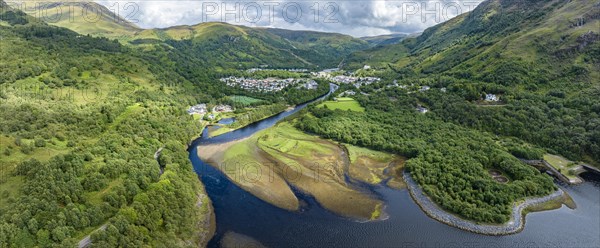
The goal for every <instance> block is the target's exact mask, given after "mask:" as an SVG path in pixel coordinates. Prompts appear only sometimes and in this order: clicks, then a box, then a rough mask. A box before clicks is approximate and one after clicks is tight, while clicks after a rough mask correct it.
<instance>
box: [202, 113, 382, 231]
mask: <svg viewBox="0 0 600 248" xmlns="http://www.w3.org/2000/svg"><path fill="white" fill-rule="evenodd" d="M201 150H202V153H201V154H199V155H200V157H201V158H202V159H204V160H206V161H210V163H211V164H213V165H220V169H221V170H222V171H224V173H226V174H227V175H228V176H229V177H230V178H231V179H232V180H233V181H234V182H236V183H237V184H238V185H240V186H241V187H242V188H244V189H245V190H247V191H249V192H251V193H252V194H254V195H256V196H257V197H259V198H261V199H263V200H265V201H267V202H269V203H271V204H274V205H276V206H278V207H281V208H285V209H290V210H294V209H297V207H298V199H297V198H296V197H295V195H294V194H293V193H292V191H291V188H290V187H289V186H288V185H287V184H292V185H293V186H295V187H296V188H298V189H300V190H301V191H303V192H305V193H307V194H310V195H312V196H314V197H315V198H316V200H317V201H318V202H319V203H320V204H321V205H322V206H323V207H325V208H327V209H329V210H331V211H332V212H334V213H337V214H339V215H342V216H347V217H352V218H358V219H363V220H369V219H377V218H379V217H380V215H381V214H382V207H383V204H382V202H381V201H379V200H377V199H373V198H372V197H371V196H370V195H368V194H365V193H363V192H361V191H359V190H357V189H354V188H353V187H351V186H349V185H347V183H346V182H345V177H344V175H345V173H346V172H347V169H348V165H349V158H348V157H347V155H346V154H345V152H344V149H342V147H340V146H339V145H338V144H336V143H334V142H331V141H328V140H324V139H321V138H319V137H317V136H313V135H308V134H305V133H303V132H301V131H299V130H297V129H296V128H294V127H293V126H292V124H290V123H287V122H286V123H280V124H278V125H276V126H275V127H272V128H269V129H266V130H263V131H261V132H258V133H256V134H255V135H254V136H252V137H250V138H247V139H244V140H242V141H237V142H231V143H229V144H218V145H212V146H205V147H202V149H201ZM222 151H225V152H222ZM267 172H268V173H267Z"/></svg>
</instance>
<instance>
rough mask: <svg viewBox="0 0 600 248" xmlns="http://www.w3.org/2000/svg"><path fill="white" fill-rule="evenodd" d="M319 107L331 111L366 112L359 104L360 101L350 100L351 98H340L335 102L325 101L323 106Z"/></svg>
mask: <svg viewBox="0 0 600 248" xmlns="http://www.w3.org/2000/svg"><path fill="white" fill-rule="evenodd" d="M319 107H327V108H328V109H331V110H336V109H339V110H350V111H356V112H365V108H363V107H362V106H360V103H358V101H356V100H354V99H352V98H349V97H340V98H337V99H336V100H335V101H325V102H323V103H321V104H319Z"/></svg>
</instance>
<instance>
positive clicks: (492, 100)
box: [485, 94, 500, 102]
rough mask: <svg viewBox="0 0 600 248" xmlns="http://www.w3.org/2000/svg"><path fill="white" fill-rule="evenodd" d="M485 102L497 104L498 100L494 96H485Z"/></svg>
mask: <svg viewBox="0 0 600 248" xmlns="http://www.w3.org/2000/svg"><path fill="white" fill-rule="evenodd" d="M485 101H486V102H497V101H500V98H499V97H498V96H497V95H495V94H485Z"/></svg>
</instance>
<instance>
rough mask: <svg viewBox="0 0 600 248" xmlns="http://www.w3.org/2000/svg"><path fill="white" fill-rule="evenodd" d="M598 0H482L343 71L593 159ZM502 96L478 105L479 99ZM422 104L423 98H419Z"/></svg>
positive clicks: (484, 126) (455, 118) (464, 119)
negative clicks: (425, 89)
mask: <svg viewBox="0 0 600 248" xmlns="http://www.w3.org/2000/svg"><path fill="white" fill-rule="evenodd" d="M599 58H600V2H599V1H596V0H595V1H570V0H551V1H541V0H487V1H485V2H482V3H481V4H480V5H479V6H478V7H477V8H475V9H474V10H473V11H472V12H469V13H465V14H462V15H460V16H457V17H455V18H453V19H451V20H449V21H447V22H445V23H442V24H439V25H436V26H433V27H431V28H428V29H426V30H425V31H424V32H423V33H422V34H421V35H420V36H418V37H415V38H408V39H405V40H403V41H402V42H401V43H398V44H393V45H387V46H380V47H375V48H372V49H368V50H364V51H358V52H355V53H353V54H351V55H349V57H348V58H347V59H346V62H347V63H346V64H345V68H346V69H354V68H361V67H362V66H363V65H365V64H368V65H370V66H371V67H372V68H374V69H373V70H371V72H370V73H372V74H375V75H379V76H381V77H383V78H385V79H386V80H389V81H392V80H398V84H404V85H411V84H420V85H428V86H432V85H433V86H437V87H440V88H442V87H443V88H447V89H448V90H449V91H451V92H452V93H451V94H448V95H436V96H432V95H428V96H420V97H419V99H418V101H417V102H415V103H414V104H415V105H417V104H419V105H420V104H424V105H426V106H427V107H429V108H430V109H429V110H431V111H432V112H433V113H435V115H437V116H439V117H440V118H442V119H444V120H447V121H451V122H455V123H458V124H461V125H464V126H468V127H472V128H476V129H479V130H483V131H487V132H492V133H495V134H497V135H501V136H512V137H515V138H519V139H523V140H525V141H527V142H530V143H532V144H535V145H538V146H540V147H543V148H545V149H547V151H549V152H552V153H559V154H561V155H563V156H566V157H569V158H570V159H572V160H584V161H586V162H589V163H592V164H597V165H600V155H599V154H600V146H599V145H598V141H599V140H600V129H598V125H597V124H595V123H597V122H598V121H599V120H600V118H599V117H598V116H599V115H600V102H598V99H600V98H599V97H600V70H599V68H600V59H599ZM488 93H492V94H497V95H500V96H501V99H502V101H501V102H502V104H500V105H499V107H496V108H482V107H480V106H481V102H483V104H484V105H485V101H483V100H482V99H483V98H482V96H485V95H486V94H488ZM425 103H427V104H425Z"/></svg>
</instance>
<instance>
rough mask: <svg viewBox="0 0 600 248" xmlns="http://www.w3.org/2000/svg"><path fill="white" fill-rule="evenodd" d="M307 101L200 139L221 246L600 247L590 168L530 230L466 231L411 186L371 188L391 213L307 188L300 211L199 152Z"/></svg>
mask: <svg viewBox="0 0 600 248" xmlns="http://www.w3.org/2000/svg"><path fill="white" fill-rule="evenodd" d="M303 107H304V105H300V106H298V107H297V108H296V109H294V110H293V111H290V112H284V113H281V114H279V115H277V116H274V117H272V118H269V119H265V120H263V121H261V122H259V123H255V124H252V125H250V126H248V127H245V128H242V129H239V130H236V131H234V132H231V133H228V134H224V135H221V136H217V137H214V138H200V139H198V140H196V141H195V142H194V144H193V145H192V147H191V149H190V160H191V161H192V163H193V165H194V169H195V170H196V172H197V173H198V174H199V176H200V178H201V180H202V182H203V183H204V185H205V186H206V191H207V192H208V195H209V197H210V198H211V200H212V203H213V207H214V210H215V214H216V219H217V232H216V234H215V237H214V238H213V239H212V240H211V241H210V243H209V247H218V246H219V241H220V239H221V238H222V236H223V234H225V233H226V232H227V231H233V232H237V233H240V234H244V235H247V236H250V237H253V238H254V239H256V240H258V241H260V242H261V243H263V244H265V245H267V246H270V247H367V246H368V247H373V246H375V247H415V246H419V247H448V246H451V247H600V177H599V176H597V175H592V174H583V175H582V177H584V179H585V180H586V183H584V184H582V185H578V186H568V185H562V184H560V183H559V185H560V186H561V187H562V188H563V189H564V190H565V191H566V192H568V193H569V194H570V195H571V197H572V198H573V199H574V200H575V202H576V203H577V206H578V207H577V209H574V210H571V209H569V208H567V207H565V206H563V207H562V208H560V209H557V210H553V211H546V212H539V213H531V214H528V215H527V219H526V224H525V230H523V232H521V233H518V234H514V235H509V236H498V237H496V236H485V235H479V234H473V233H470V232H465V231H461V230H459V229H456V228H453V227H450V226H447V225H445V224H441V223H439V222H437V221H435V220H433V219H430V218H429V217H427V216H426V215H425V214H424V213H423V212H422V211H421V210H420V209H419V207H418V206H417V205H416V204H415V203H414V202H413V201H412V199H411V198H410V195H409V194H408V191H406V190H394V189H390V188H387V187H384V186H373V187H367V188H366V190H369V191H371V192H373V193H374V194H375V195H376V196H378V197H380V198H381V199H382V200H384V201H385V203H386V209H385V211H386V213H387V214H388V215H389V218H388V219H386V220H383V221H376V222H366V223H361V222H357V221H354V220H351V219H346V218H343V217H340V216H337V215H335V214H333V213H331V212H329V211H327V210H325V209H324V208H322V207H320V206H319V204H318V203H317V202H316V201H315V200H314V198H312V197H310V196H307V195H303V194H300V193H299V192H296V194H297V195H298V198H299V199H301V200H302V201H303V202H305V204H304V205H303V207H302V208H301V210H300V211H298V212H289V211H286V210H282V209H279V208H277V207H274V206H272V205H270V204H268V203H266V202H264V201H262V200H260V199H258V198H256V197H254V196H253V195H251V194H249V193H247V192H246V191H244V190H242V189H241V188H239V187H238V186H236V185H235V184H233V183H232V182H230V181H229V180H228V179H227V178H226V177H225V176H224V175H223V174H222V173H221V172H219V171H218V170H216V169H214V168H213V167H211V166H210V165H208V164H206V163H204V162H203V161H201V160H200V159H199V158H198V156H197V155H196V154H197V150H198V145H203V144H208V143H221V142H226V141H231V140H235V139H240V138H244V137H248V136H250V135H252V134H253V133H255V132H256V131H259V130H262V129H265V128H267V127H270V126H272V125H274V124H275V123H276V122H277V121H279V120H281V119H282V118H284V117H286V116H289V115H290V114H292V113H295V112H296V111H298V110H299V109H301V108H303ZM205 132H206V130H205ZM203 137H206V136H204V135H203ZM200 149H201V147H200Z"/></svg>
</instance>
